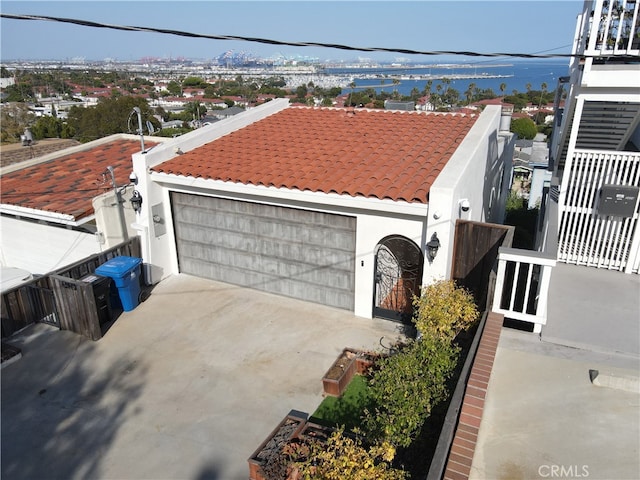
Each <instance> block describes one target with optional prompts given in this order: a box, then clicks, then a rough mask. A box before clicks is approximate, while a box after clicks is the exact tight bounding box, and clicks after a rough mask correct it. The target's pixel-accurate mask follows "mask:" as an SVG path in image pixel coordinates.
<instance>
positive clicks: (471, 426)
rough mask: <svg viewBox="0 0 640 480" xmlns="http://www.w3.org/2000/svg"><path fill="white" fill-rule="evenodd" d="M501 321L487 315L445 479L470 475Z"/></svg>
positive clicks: (460, 478) (498, 316) (462, 477)
mask: <svg viewBox="0 0 640 480" xmlns="http://www.w3.org/2000/svg"><path fill="white" fill-rule="evenodd" d="M503 320H504V316H503V315H499V314H497V313H489V315H488V316H487V322H486V324H485V327H484V331H483V332H482V338H481V339H480V344H479V345H478V351H477V352H476V356H475V359H474V361H473V367H471V373H470V375H469V381H468V383H467V388H466V390H465V394H464V400H463V402H462V408H461V410H460V418H459V420H458V425H457V427H456V432H455V435H454V438H453V443H452V444H451V450H450V452H449V458H448V460H447V466H446V469H445V473H444V477H443V478H444V479H446V480H463V479H465V480H466V479H468V478H469V473H470V472H471V462H472V461H473V454H474V452H475V448H476V442H477V441H478V431H479V429H480V421H481V420H482V412H483V410H484V400H485V397H486V395H487V387H488V386H489V378H490V376H491V369H492V368H493V361H494V359H495V356H496V350H497V348H498V341H499V340H500V330H501V329H502V322H503Z"/></svg>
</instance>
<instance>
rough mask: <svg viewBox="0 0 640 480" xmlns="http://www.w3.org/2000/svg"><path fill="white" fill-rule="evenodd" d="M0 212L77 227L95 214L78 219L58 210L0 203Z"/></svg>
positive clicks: (88, 220)
mask: <svg viewBox="0 0 640 480" xmlns="http://www.w3.org/2000/svg"><path fill="white" fill-rule="evenodd" d="M0 213H1V214H4V215H12V216H16V217H25V218H29V219H31V220H37V221H41V222H47V223H57V224H60V225H65V226H71V227H79V226H81V225H84V224H85V223H88V222H90V221H91V220H92V219H93V218H94V216H95V215H87V216H85V217H82V218H80V219H76V218H75V217H74V216H73V215H69V214H67V213H59V212H47V211H45V210H38V209H35V208H28V207H20V206H17V205H8V204H0Z"/></svg>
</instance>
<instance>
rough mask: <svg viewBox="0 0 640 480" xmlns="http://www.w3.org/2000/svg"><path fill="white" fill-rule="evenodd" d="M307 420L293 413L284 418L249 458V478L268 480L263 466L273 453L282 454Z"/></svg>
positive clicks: (250, 479)
mask: <svg viewBox="0 0 640 480" xmlns="http://www.w3.org/2000/svg"><path fill="white" fill-rule="evenodd" d="M306 420H307V419H306V417H302V416H297V415H294V414H292V413H290V414H288V415H287V416H286V417H284V419H282V421H281V422H280V423H279V424H278V426H277V427H276V428H274V429H273V431H272V432H271V433H270V434H269V436H268V437H267V438H266V439H265V440H264V441H263V442H262V443H261V444H260V446H259V447H258V448H257V449H256V450H255V452H253V455H251V457H249V459H248V460H247V462H248V463H249V480H266V479H265V477H264V476H263V474H262V466H263V465H264V464H265V463H266V462H267V460H268V459H269V457H270V456H271V455H280V452H281V450H282V447H284V446H285V445H286V444H287V442H289V441H290V440H291V439H292V438H294V437H296V436H297V435H298V434H299V433H300V430H302V428H303V427H304V426H305V423H306Z"/></svg>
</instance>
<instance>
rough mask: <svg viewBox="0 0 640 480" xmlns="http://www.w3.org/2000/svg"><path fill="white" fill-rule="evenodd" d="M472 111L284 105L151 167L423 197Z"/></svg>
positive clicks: (278, 183) (366, 193)
mask: <svg viewBox="0 0 640 480" xmlns="http://www.w3.org/2000/svg"><path fill="white" fill-rule="evenodd" d="M477 118H478V115H459V114H448V113H447V114H437V113H421V112H404V111H402V112H400V111H385V110H356V111H355V113H353V111H350V110H346V109H336V108H309V107H289V108H287V109H284V110H282V111H280V112H278V113H276V114H273V115H271V116H269V117H267V118H265V119H263V120H260V121H258V122H255V123H253V124H250V125H248V126H246V127H244V128H241V129H239V130H236V131H235V132H232V133H230V134H228V135H225V136H223V137H221V138H219V139H217V140H215V141H213V142H211V143H208V144H207V145H204V146H202V147H199V148H197V149H194V150H192V151H189V152H187V153H185V154H183V155H180V156H178V157H175V158H173V159H171V160H169V161H167V162H164V163H162V164H160V165H157V166H155V167H153V169H152V170H154V171H156V172H163V173H167V174H174V175H181V176H185V177H200V178H204V179H213V180H222V181H227V182H235V183H242V184H248V185H264V186H274V187H278V188H288V189H297V190H303V191H304V190H308V191H312V192H324V193H337V194H343V195H350V196H354V197H355V196H363V197H373V198H379V199H391V200H404V201H407V202H418V203H427V195H428V193H429V188H430V187H431V185H432V184H433V182H434V180H435V179H436V177H437V176H438V174H439V173H440V171H441V170H442V169H443V167H444V166H445V165H446V163H447V161H448V160H449V158H450V157H451V155H452V154H453V152H454V151H455V150H456V149H457V147H458V145H459V144H460V142H461V141H462V140H463V139H464V137H465V136H466V134H467V132H468V131H469V129H470V128H471V127H472V126H473V124H474V123H475V122H476V120H477Z"/></svg>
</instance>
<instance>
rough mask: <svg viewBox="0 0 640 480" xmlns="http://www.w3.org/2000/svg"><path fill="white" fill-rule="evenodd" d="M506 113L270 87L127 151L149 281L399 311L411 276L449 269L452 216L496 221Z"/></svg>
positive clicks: (420, 279)
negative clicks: (257, 98)
mask: <svg viewBox="0 0 640 480" xmlns="http://www.w3.org/2000/svg"><path fill="white" fill-rule="evenodd" d="M509 113H510V112H509ZM508 120H509V116H507V117H503V112H502V109H501V108H500V107H488V108H487V109H485V111H484V112H482V113H481V114H476V115H459V114H450V113H446V114H441V113H438V114H436V113H420V112H398V111H396V112H394V111H380V110H378V111H375V110H367V109H357V110H353V109H336V108H311V107H292V106H290V105H289V103H288V100H286V99H276V100H273V101H271V102H268V103H266V104H264V105H261V106H260V107H257V108H254V109H251V110H249V111H246V112H243V113H240V114H238V115H236V116H234V117H232V118H229V119H226V120H221V121H219V122H216V123H215V124H212V125H210V126H205V127H203V128H201V129H199V130H197V131H194V132H191V133H189V134H186V135H183V136H181V137H178V138H175V139H173V140H170V141H168V142H166V143H165V144H163V145H160V146H157V147H156V148H154V149H152V150H151V151H148V152H147V153H145V154H136V155H134V157H133V166H134V171H135V173H136V174H137V176H138V178H139V183H138V185H137V187H136V189H137V190H138V192H139V194H140V195H141V197H142V199H143V203H142V209H141V211H140V213H139V214H138V217H137V219H136V223H135V228H136V229H138V231H139V234H140V236H141V240H142V250H143V257H144V260H145V262H146V263H147V264H148V265H150V272H151V273H150V275H151V276H152V277H153V278H152V279H151V281H152V282H156V281H159V280H160V279H162V278H164V277H166V276H168V275H171V274H175V273H178V272H182V273H187V274H191V275H196V276H202V277H205V278H210V279H214V280H219V281H223V282H228V283H232V284H236V285H241V286H245V287H250V288H255V289H259V290H265V291H268V292H271V293H276V294H281V295H286V296H290V297H294V298H299V299H302V300H306V301H311V302H318V303H322V304H326V305H330V306H334V307H337V308H342V309H346V310H349V311H353V312H354V313H355V314H356V315H358V316H362V317H367V318H371V317H372V316H381V317H386V318H393V319H396V320H401V319H403V318H406V316H407V315H408V314H409V313H410V311H411V296H412V295H413V294H415V293H417V292H418V291H419V288H420V286H421V285H422V284H425V283H428V282H430V281H433V280H434V279H438V278H447V277H448V276H449V275H450V270H451V261H452V252H453V247H454V226H455V222H456V220H458V219H468V220H478V221H487V222H500V221H501V220H502V217H503V213H504V200H505V196H506V192H507V191H508V180H509V177H510V171H509V169H510V165H511V158H512V154H513V145H512V135H511V134H510V133H509V131H508V124H509V121H508ZM461 205H462V207H461ZM429 247H431V248H429Z"/></svg>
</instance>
